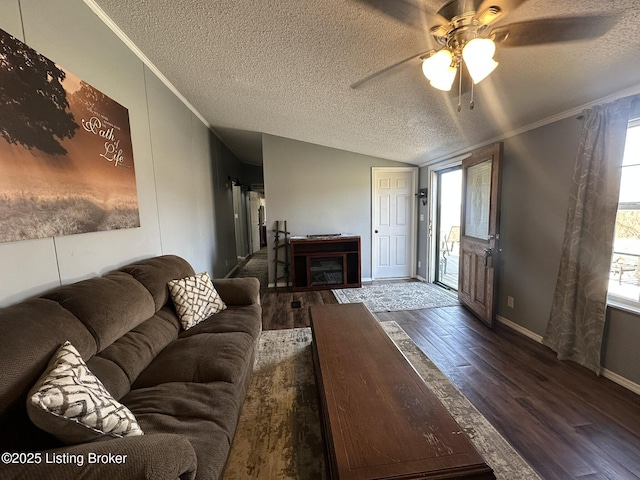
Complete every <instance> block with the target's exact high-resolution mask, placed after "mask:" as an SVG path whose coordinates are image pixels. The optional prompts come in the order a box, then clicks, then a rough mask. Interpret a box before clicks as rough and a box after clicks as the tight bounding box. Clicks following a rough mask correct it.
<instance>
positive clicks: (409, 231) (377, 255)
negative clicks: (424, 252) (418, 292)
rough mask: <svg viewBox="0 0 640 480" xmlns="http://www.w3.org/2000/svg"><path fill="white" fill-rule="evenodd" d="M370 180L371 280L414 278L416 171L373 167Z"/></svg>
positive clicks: (408, 168) (406, 168) (404, 168)
mask: <svg viewBox="0 0 640 480" xmlns="http://www.w3.org/2000/svg"><path fill="white" fill-rule="evenodd" d="M372 177H373V189H372V190H373V192H372V193H373V195H372V197H373V208H372V213H373V218H372V226H373V232H372V238H373V245H372V254H373V259H372V277H373V279H374V280H375V279H382V278H409V277H413V276H415V239H416V224H415V216H416V201H417V200H416V188H417V178H418V169H417V168H414V167H397V168H393V167H390V168H373V175H372Z"/></svg>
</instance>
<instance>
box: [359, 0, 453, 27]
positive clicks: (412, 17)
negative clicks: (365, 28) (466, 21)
mask: <svg viewBox="0 0 640 480" xmlns="http://www.w3.org/2000/svg"><path fill="white" fill-rule="evenodd" d="M359 1H360V2H361V3H365V4H367V5H369V6H371V7H373V8H375V9H377V10H379V11H381V12H382V13H384V14H386V15H388V16H390V17H392V18H395V19H396V20H399V21H401V22H402V23H404V24H406V25H409V26H410V27H413V28H418V29H421V30H423V29H424V27H425V15H426V16H427V17H428V21H429V24H430V25H434V24H438V23H439V24H447V23H448V22H449V21H448V20H447V19H446V18H444V17H443V16H441V15H438V14H437V13H435V12H432V11H430V10H428V9H426V7H425V6H424V5H423V4H422V3H421V2H420V1H419V0H359Z"/></svg>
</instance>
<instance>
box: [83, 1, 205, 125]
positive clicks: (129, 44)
mask: <svg viewBox="0 0 640 480" xmlns="http://www.w3.org/2000/svg"><path fill="white" fill-rule="evenodd" d="M83 1H84V3H85V4H86V5H87V6H88V7H89V8H90V9H91V10H92V11H93V13H95V14H96V15H97V16H98V18H100V20H102V21H103V22H104V24H105V25H106V26H107V27H108V28H109V29H110V30H111V31H112V32H113V33H115V34H116V36H117V37H118V38H119V39H120V40H122V42H123V43H124V44H125V45H126V46H127V47H129V50H131V52H133V54H134V55H135V56H136V57H138V58H139V59H140V60H141V61H142V63H144V64H145V65H146V66H147V68H148V69H149V70H151V71H152V72H153V74H154V75H155V76H156V77H158V79H160V81H161V82H162V83H163V84H164V85H165V86H166V87H167V88H168V89H169V90H171V92H172V93H173V94H174V95H175V96H176V97H178V99H179V100H180V101H181V102H182V103H184V105H185V106H186V107H187V108H188V109H189V110H191V112H193V114H194V115H195V116H196V117H198V118H199V119H200V121H201V122H202V123H204V124H205V125H206V126H207V128H209V129H210V130H211V129H212V127H211V124H209V122H208V121H207V120H206V119H205V118H204V117H203V116H202V114H201V113H200V112H199V111H198V110H197V109H196V108H195V107H194V106H193V105H191V103H189V101H188V100H187V99H186V98H185V97H184V96H183V95H182V94H181V93H180V92H179V91H178V89H177V88H176V87H175V86H174V85H173V84H172V83H171V82H170V81H169V79H168V78H167V77H165V76H164V75H163V74H162V72H161V71H160V70H159V69H158V67H156V66H155V65H154V64H153V62H152V61H151V60H149V57H147V56H146V55H145V54H144V53H143V52H142V50H140V49H139V48H138V46H137V45H136V44H135V43H133V40H131V39H130V38H129V37H128V36H127V34H126V33H124V32H123V31H122V30H121V29H120V27H118V25H116V23H115V22H114V21H113V20H112V19H111V17H109V15H107V14H106V13H105V11H104V10H102V8H101V7H100V6H99V5H98V4H97V3H96V2H95V1H94V0H83Z"/></svg>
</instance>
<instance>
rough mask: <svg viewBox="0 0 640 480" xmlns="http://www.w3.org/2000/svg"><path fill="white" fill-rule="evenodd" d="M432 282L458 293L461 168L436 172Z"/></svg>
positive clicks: (456, 167)
mask: <svg viewBox="0 0 640 480" xmlns="http://www.w3.org/2000/svg"><path fill="white" fill-rule="evenodd" d="M436 181H437V201H436V215H435V217H436V218H435V234H436V239H437V240H436V252H435V253H436V265H437V268H436V269H435V282H436V283H438V284H440V285H443V286H445V287H447V288H450V289H452V290H456V291H457V290H458V265H459V260H460V218H461V212H462V167H461V166H459V165H458V166H455V167H452V168H447V169H445V170H440V171H438V172H436Z"/></svg>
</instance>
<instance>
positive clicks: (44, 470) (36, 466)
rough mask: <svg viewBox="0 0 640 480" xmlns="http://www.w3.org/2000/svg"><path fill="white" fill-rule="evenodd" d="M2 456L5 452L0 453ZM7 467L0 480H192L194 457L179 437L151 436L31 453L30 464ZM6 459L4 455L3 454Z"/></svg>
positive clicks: (0, 468) (1, 468)
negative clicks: (79, 479) (80, 479)
mask: <svg viewBox="0 0 640 480" xmlns="http://www.w3.org/2000/svg"><path fill="white" fill-rule="evenodd" d="M3 453H4V452H3ZM38 454H39V458H40V461H39V463H24V458H27V457H23V460H22V462H23V463H20V460H19V459H16V463H7V462H6V461H4V460H5V457H4V456H3V462H2V464H0V478H2V479H7V480H9V479H11V480H18V479H20V480H22V479H25V480H26V479H29V480H67V479H68V480H75V479H78V478H82V479H83V480H105V479H113V480H116V479H117V480H120V479H123V480H150V479H154V480H156V479H157V480H176V479H180V480H193V479H194V478H195V476H196V466H197V465H196V454H195V451H194V450H193V447H192V446H191V443H189V440H187V438H186V437H184V436H182V435H175V434H168V433H167V434H165V433H161V434H150V435H141V436H134V437H125V438H118V439H114V440H106V441H98V442H92V443H83V444H80V445H74V446H70V447H64V448H58V449H53V450H46V451H44V452H37V453H33V456H32V457H31V458H30V461H32V462H33V461H37V458H38V457H37V455H38ZM5 455H6V454H5Z"/></svg>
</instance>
